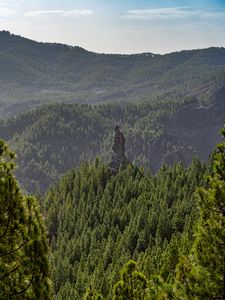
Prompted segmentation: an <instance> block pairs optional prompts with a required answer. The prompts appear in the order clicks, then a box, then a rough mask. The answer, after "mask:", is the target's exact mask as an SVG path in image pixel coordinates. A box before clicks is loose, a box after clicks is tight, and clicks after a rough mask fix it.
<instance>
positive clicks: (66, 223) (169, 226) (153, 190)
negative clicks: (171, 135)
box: [44, 159, 206, 299]
mask: <svg viewBox="0 0 225 300" xmlns="http://www.w3.org/2000/svg"><path fill="white" fill-rule="evenodd" d="M205 173H206V167H205V166H204V165H202V164H201V163H200V161H197V160H195V161H193V163H192V165H191V166H190V167H189V168H188V169H185V168H184V167H183V166H182V164H180V163H178V164H176V165H175V166H174V167H173V168H169V167H166V166H163V167H162V168H161V169H160V170H159V172H158V173H157V175H156V176H153V175H151V174H150V173H147V174H145V173H144V172H143V171H141V170H139V169H138V168H134V167H132V166H131V165H130V166H128V167H127V168H126V169H124V170H121V171H120V173H119V174H118V175H117V176H112V175H111V173H110V171H109V169H108V167H107V166H105V165H104V164H102V162H101V161H100V160H99V159H96V160H95V162H94V163H92V164H83V165H82V166H81V167H80V168H79V169H75V170H73V171H71V172H69V173H68V174H67V175H65V176H64V177H63V178H62V180H61V181H60V182H59V183H58V184H56V185H55V186H53V187H52V188H51V189H50V190H49V192H48V193H47V195H46V197H45V202H44V212H45V215H46V224H47V227H48V231H49V239H50V244H51V249H52V253H51V256H50V264H51V278H52V280H53V282H54V288H55V295H56V297H55V299H82V297H83V296H84V294H85V291H86V289H88V288H89V286H90V285H91V286H92V288H93V289H95V290H96V291H98V292H101V293H102V294H103V295H104V297H106V299H112V291H113V289H112V288H113V286H114V284H115V283H116V281H117V280H118V279H119V271H120V269H121V267H122V266H123V264H124V263H126V262H127V261H128V260H129V259H131V258H132V259H134V260H135V261H137V263H138V266H139V269H140V270H141V271H142V272H143V273H144V275H145V276H146V278H148V279H149V280H153V278H154V276H160V278H161V279H162V280H163V281H165V282H166V281H168V282H169V280H170V279H171V278H173V277H174V276H175V268H176V264H177V263H178V259H179V256H182V255H187V254H188V253H189V250H190V248H191V246H192V241H193V237H192V233H193V224H194V223H195V222H196V220H197V219H198V217H199V212H198V209H197V194H196V193H195V191H196V188H197V187H199V186H204V179H203V176H204V174H205ZM159 282H160V281H159ZM152 284H153V282H152ZM159 285H160V284H159ZM159 288H160V287H159ZM155 292H156V290H155ZM152 295H153V294H152ZM87 299H89V298H87ZM90 299H92V298H90ZM93 299H94V298H93ZM115 299H119V298H115ZM129 299H130V298H129ZM141 299H142V298H141ZM143 299H144V298H143ZM155 299H159V298H155ZM163 299H166V298H163Z"/></svg>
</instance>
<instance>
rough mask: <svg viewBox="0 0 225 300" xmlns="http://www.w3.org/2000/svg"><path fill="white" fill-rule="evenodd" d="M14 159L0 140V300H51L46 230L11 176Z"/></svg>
mask: <svg viewBox="0 0 225 300" xmlns="http://www.w3.org/2000/svg"><path fill="white" fill-rule="evenodd" d="M14 157H15V155H14V153H12V152H11V151H10V149H9V148H8V146H7V145H6V144H5V142H4V141H2V140H0V207H1V210H0V299H50V282H49V278H48V260H47V251H48V246H47V240H46V231H45V226H44V223H43V220H42V217H41V215H40V212H39V208H38V205H37V202H36V200H35V199H34V198H33V197H27V196H24V195H22V192H21V191H20V189H19V186H18V184H17V181H16V180H15V178H14V176H13V174H12V173H13V170H14V163H13V159H14Z"/></svg>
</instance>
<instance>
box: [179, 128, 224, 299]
mask: <svg viewBox="0 0 225 300" xmlns="http://www.w3.org/2000/svg"><path fill="white" fill-rule="evenodd" d="M222 133H223V136H224V137H225V131H224V129H223V130H222ZM199 195H200V220H199V222H198V223H197V226H196V230H195V236H196V237H195V241H194V243H193V247H192V249H191V251H190V254H189V256H187V257H184V258H182V259H181V261H180V263H179V265H178V272H177V282H176V285H175V289H176V290H177V293H178V295H179V293H180V295H181V297H183V298H184V299H225V285H224V283H225V273H224V270H225V242H224V241H225V233H224V228H225V213H224V208H225V143H224V142H223V143H221V144H219V145H218V146H217V150H216V151H215V153H214V155H213V173H212V175H211V176H209V177H208V184H207V187H206V188H205V189H200V191H199Z"/></svg>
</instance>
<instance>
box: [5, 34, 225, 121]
mask: <svg viewBox="0 0 225 300" xmlns="http://www.w3.org/2000/svg"><path fill="white" fill-rule="evenodd" d="M0 66H1V68H0V87H1V89H0V116H1V117H5V116H6V115H8V114H10V115H12V114H13V113H15V112H17V111H25V110H27V109H29V108H31V107H34V106H35V107H36V106H37V105H39V104H43V103H46V102H49V101H65V100H67V101H70V102H72V103H74V102H79V103H96V102H99V101H100V102H106V101H112V100H116V101H140V100H147V101H150V102H151V101H152V100H153V99H157V98H158V99H161V100H163V101H164V102H166V101H167V99H168V98H171V96H173V97H175V96H176V97H177V96H179V97H180V98H183V97H186V96H191V97H192V96H194V97H196V98H197V100H198V101H199V102H203V103H207V102H211V101H212V100H213V99H214V96H215V94H216V92H217V91H218V90H219V89H220V88H221V87H223V86H224V79H225V49H224V48H209V49H203V50H190V51H181V52H177V53H171V54H166V55H157V54H151V53H144V54H137V55H109V54H107V55H106V54H97V53H92V52H89V51H87V50H85V49H82V48H80V47H71V46H67V45H61V44H51V43H38V42H35V41H32V40H29V39H25V38H23V37H20V36H16V35H13V34H10V33H9V32H7V31H1V32H0Z"/></svg>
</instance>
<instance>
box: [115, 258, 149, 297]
mask: <svg viewBox="0 0 225 300" xmlns="http://www.w3.org/2000/svg"><path fill="white" fill-rule="evenodd" d="M136 268H137V264H136V262H135V261H133V260H130V261H128V262H127V263H126V264H125V266H124V267H123V269H122V271H121V275H120V281H119V282H117V284H116V285H115V286H114V296H113V299H114V300H144V299H146V288H147V280H146V278H145V276H144V275H143V274H142V273H140V272H138V271H136Z"/></svg>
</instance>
